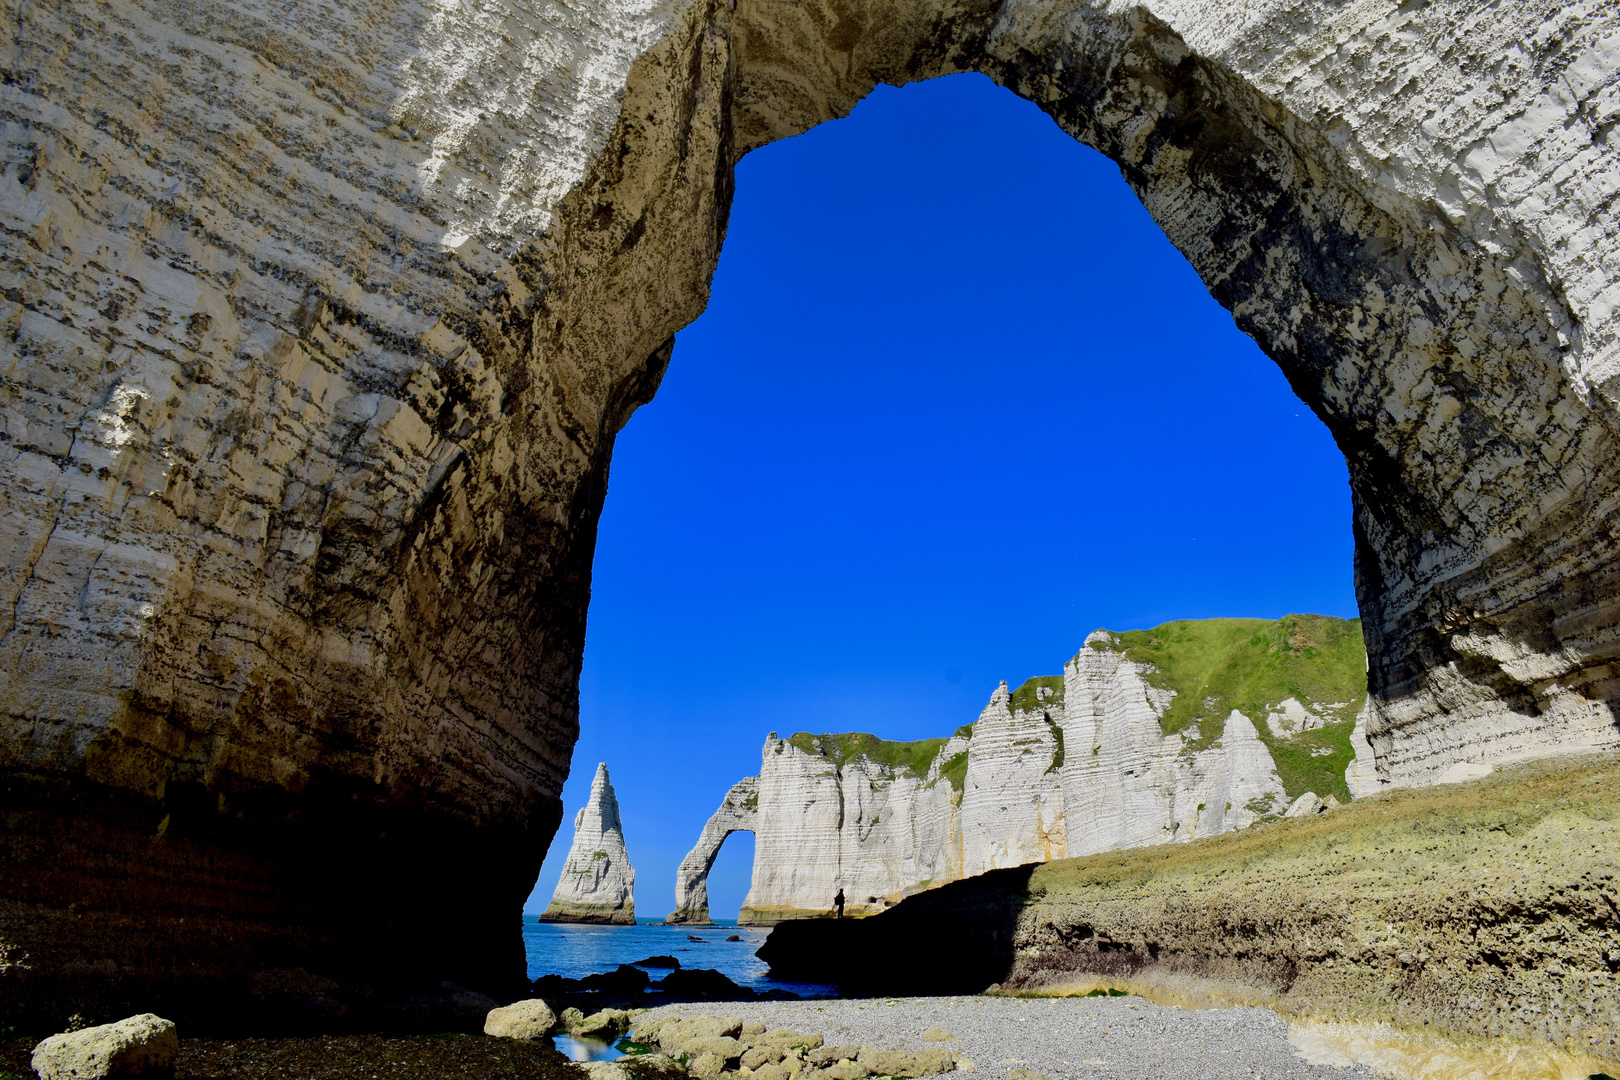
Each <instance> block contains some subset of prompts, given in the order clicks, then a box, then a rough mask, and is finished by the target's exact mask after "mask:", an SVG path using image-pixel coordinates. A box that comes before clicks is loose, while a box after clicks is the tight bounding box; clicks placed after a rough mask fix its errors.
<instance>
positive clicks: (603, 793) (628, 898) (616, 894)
mask: <svg viewBox="0 0 1620 1080" xmlns="http://www.w3.org/2000/svg"><path fill="white" fill-rule="evenodd" d="M635 889H636V871H635V869H634V868H633V867H632V866H631V865H630V853H629V852H628V851H626V850H625V846H624V825H623V824H622V823H621V822H620V821H619V800H618V798H617V797H616V796H615V795H614V793H613V784H612V783H611V782H610V781H609V780H608V767H607V763H606V762H602V763H600V764H598V765H597V766H596V775H595V776H594V777H592V779H591V796H590V800H589V801H588V802H586V804H585V805H584V806H582V807H580V808H579V813H577V814H575V815H574V842H573V844H572V845H570V847H569V848H568V861H567V862H565V863H564V864H563V870H562V875H561V876H560V877H558V878H557V888H556V890H555V891H553V892H552V894H551V903H550V904H548V905H546V910H545V912H544V913H542V914H541V916H540V919H541V921H542V922H576V923H615V924H619V923H622V924H626V925H630V926H634V925H635V922H636V896H635Z"/></svg>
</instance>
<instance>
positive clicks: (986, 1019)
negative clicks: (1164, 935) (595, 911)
mask: <svg viewBox="0 0 1620 1080" xmlns="http://www.w3.org/2000/svg"><path fill="white" fill-rule="evenodd" d="M705 1013H707V1014H709V1015H712V1016H740V1017H742V1018H743V1020H745V1021H747V1020H758V1021H759V1022H761V1023H763V1024H764V1025H765V1026H766V1027H767V1028H784V1027H785V1028H792V1029H793V1030H795V1031H798V1032H800V1033H802V1034H806V1035H808V1034H811V1033H813V1032H820V1033H821V1035H822V1036H823V1038H825V1039H826V1041H827V1045H829V1046H833V1045H838V1044H848V1045H853V1046H875V1047H878V1048H879V1049H882V1050H889V1049H908V1050H921V1049H923V1048H925V1047H929V1046H946V1047H949V1048H950V1049H952V1050H954V1051H955V1052H956V1053H957V1054H958V1055H961V1056H965V1057H967V1058H970V1059H972V1061H973V1071H974V1073H975V1075H976V1076H978V1077H983V1078H985V1080H990V1078H995V1080H1005V1078H1007V1077H1008V1076H1009V1075H1010V1074H1011V1073H1012V1071H1013V1070H1014V1069H1027V1070H1030V1071H1032V1072H1036V1073H1040V1074H1042V1075H1044V1076H1047V1077H1050V1078H1051V1080H1070V1078H1075V1080H1079V1078H1087V1080H1090V1078H1092V1077H1097V1078H1099V1080H1102V1078H1109V1080H1179V1078H1182V1077H1185V1078H1188V1080H1206V1078H1207V1080H1226V1078H1228V1077H1230V1078H1234V1080H1256V1078H1258V1080H1326V1078H1328V1077H1332V1078H1333V1080H1355V1078H1360V1077H1371V1076H1372V1075H1373V1074H1372V1073H1371V1072H1368V1071H1367V1070H1366V1069H1364V1068H1362V1067H1361V1066H1355V1067H1351V1068H1343V1069H1338V1068H1333V1067H1331V1066H1325V1065H1311V1064H1309V1063H1307V1062H1306V1061H1304V1060H1303V1059H1302V1058H1300V1057H1299V1056H1298V1055H1297V1054H1296V1053H1295V1051H1294V1047H1293V1046H1292V1045H1291V1044H1290V1043H1289V1041H1288V1027H1287V1025H1286V1024H1284V1023H1283V1021H1282V1018H1281V1017H1279V1016H1278V1015H1277V1014H1276V1013H1274V1012H1272V1011H1271V1010H1269V1009H1202V1010H1192V1009H1174V1008H1167V1007H1164V1006H1159V1005H1154V1004H1152V1003H1151V1002H1147V1001H1144V1000H1142V999H1141V998H1136V997H1118V998H1012V997H956V998H948V997H947V998H875V999H869V1000H838V1001H772V1002H728V1003H714V1004H704V1005H669V1006H665V1007H664V1008H661V1009H656V1010H654V1011H653V1012H652V1013H650V1014H649V1016H648V1018H649V1019H651V1018H655V1017H660V1016H681V1017H690V1016H698V1015H702V1014H705ZM935 1025H938V1026H940V1027H943V1028H945V1029H946V1030H948V1031H949V1032H950V1033H951V1034H952V1035H955V1036H956V1041H954V1042H948V1043H925V1042H923V1041H922V1040H921V1039H920V1038H919V1036H920V1035H921V1034H922V1033H923V1032H924V1031H926V1030H927V1029H928V1028H931V1027H934V1026H935ZM953 1075H957V1076H959V1075H961V1074H960V1073H956V1074H953Z"/></svg>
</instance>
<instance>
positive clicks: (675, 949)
mask: <svg viewBox="0 0 1620 1080" xmlns="http://www.w3.org/2000/svg"><path fill="white" fill-rule="evenodd" d="M768 933H769V931H768V930H763V929H756V928H755V927H751V926H742V927H739V926H737V925H736V924H735V923H734V922H727V921H721V920H717V921H716V925H715V926H710V927H701V928H696V927H690V926H664V925H662V924H661V923H652V922H648V923H639V924H637V925H635V926H581V925H578V924H575V923H543V922H540V921H539V920H538V919H537V918H536V917H535V916H533V915H525V916H523V947H524V949H525V951H526V952H527V954H528V959H529V978H531V979H538V978H539V977H540V976H542V975H561V976H563V977H564V978H567V979H578V978H582V977H584V976H586V975H594V974H596V973H597V972H600V971H612V970H613V969H614V968H616V967H618V966H619V965H620V964H634V963H635V962H636V961H637V960H645V959H646V958H647V957H649V956H673V957H675V959H677V960H679V961H680V962H681V967H683V968H713V969H714V970H716V971H718V972H720V973H721V974H722V975H725V976H727V977H729V978H730V979H732V980H733V981H734V982H736V983H738V984H739V985H741V986H746V987H749V988H750V989H753V990H769V989H772V988H773V987H774V988H778V989H782V990H787V991H789V992H790V993H794V994H798V995H799V996H800V997H832V996H835V995H836V994H837V991H836V989H834V988H833V987H831V986H823V985H821V984H819V983H798V982H783V981H780V980H777V979H772V978H770V977H769V975H768V974H767V973H766V971H767V969H766V966H765V962H764V961H763V960H761V959H760V958H759V957H757V956H755V955H754V953H755V951H756V950H758V949H759V947H760V946H761V945H763V944H765V937H766V935H767V934H768ZM732 934H735V935H737V936H738V937H740V938H741V939H742V940H741V941H727V940H726V938H727V937H729V936H731V935H732ZM694 939H696V940H694ZM645 970H646V972H647V974H648V975H650V976H652V978H653V981H655V982H656V981H657V980H659V979H662V978H663V977H664V976H665V975H666V974H668V972H666V971H662V970H659V969H654V968H647V969H645Z"/></svg>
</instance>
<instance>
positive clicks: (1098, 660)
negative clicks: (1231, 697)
mask: <svg viewBox="0 0 1620 1080" xmlns="http://www.w3.org/2000/svg"><path fill="white" fill-rule="evenodd" d="M1099 635H1101V636H1103V637H1106V636H1107V632H1106V631H1098V632H1097V634H1093V635H1092V636H1091V637H1089V638H1087V640H1086V644H1087V646H1090V644H1091V643H1092V642H1093V641H1095V640H1097V639H1098V637H1099ZM1148 670H1149V669H1148V668H1147V666H1145V665H1143V664H1140V663H1137V662H1134V661H1131V660H1127V659H1123V658H1121V657H1120V656H1119V655H1118V654H1116V653H1113V652H1110V651H1107V650H1099V649H1092V648H1089V647H1087V648H1082V649H1081V650H1080V652H1079V653H1077V654H1076V655H1075V657H1074V659H1072V660H1070V661H1069V663H1068V664H1067V665H1065V667H1064V670H1063V684H1064V699H1065V705H1066V713H1065V723H1064V730H1065V741H1066V743H1067V744H1068V745H1069V746H1070V747H1072V749H1071V750H1070V751H1069V753H1068V754H1066V756H1065V762H1064V769H1063V789H1064V797H1065V802H1066V804H1067V806H1068V807H1069V808H1070V814H1071V821H1072V822H1073V823H1074V825H1073V831H1072V832H1071V835H1070V838H1069V844H1068V849H1067V851H1066V852H1065V853H1064V854H1066V855H1089V854H1091V853H1093V852H1098V851H1116V850H1118V849H1120V848H1130V847H1141V846H1143V845H1146V844H1163V843H1169V842H1172V841H1187V840H1195V839H1197V838H1199V837H1201V836H1212V835H1214V834H1216V833H1223V832H1230V831H1232V830H1234V829H1242V828H1246V827H1247V826H1248V825H1250V824H1251V823H1253V822H1254V821H1255V820H1257V819H1259V818H1261V817H1264V816H1267V815H1275V814H1276V813H1279V812H1281V811H1282V810H1284V809H1286V807H1287V793H1285V791H1284V790H1283V783H1282V780H1281V779H1280V778H1279V777H1278V776H1277V768H1276V764H1275V762H1274V761H1273V760H1272V757H1271V752H1270V751H1269V750H1267V749H1266V747H1265V745H1264V744H1263V743H1262V742H1261V741H1260V738H1259V736H1258V734H1257V733H1256V731H1255V727H1254V723H1253V722H1252V721H1251V720H1250V719H1249V718H1248V717H1246V716H1244V715H1243V714H1242V713H1241V712H1237V711H1235V710H1234V711H1233V712H1232V713H1231V714H1230V715H1229V716H1227V717H1226V718H1225V725H1224V730H1223V733H1222V735H1221V737H1220V738H1219V739H1218V740H1216V742H1215V744H1214V745H1213V746H1211V747H1209V748H1206V749H1201V750H1198V749H1194V747H1195V746H1196V745H1197V743H1198V742H1199V741H1200V739H1199V736H1200V734H1201V733H1200V732H1199V730H1198V729H1197V727H1194V728H1193V729H1192V730H1190V731H1188V732H1184V733H1177V734H1172V735H1165V734H1163V733H1162V732H1161V730H1160V724H1159V716H1160V715H1161V714H1162V713H1163V711H1164V708H1165V706H1166V705H1167V704H1168V699H1167V698H1166V697H1165V695H1164V694H1163V692H1162V691H1159V690H1157V689H1156V688H1155V687H1153V686H1152V685H1151V684H1150V683H1149V682H1148V679H1147V675H1148ZM1155 706H1156V707H1155ZM1217 719H1219V718H1218V717H1209V718H1206V719H1205V720H1204V721H1203V722H1204V723H1211V722H1213V721H1215V720H1217ZM1296 794H1297V793H1296ZM1028 861H1034V860H1028Z"/></svg>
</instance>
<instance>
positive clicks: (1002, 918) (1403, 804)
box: [760, 754, 1620, 1076]
mask: <svg viewBox="0 0 1620 1080" xmlns="http://www.w3.org/2000/svg"><path fill="white" fill-rule="evenodd" d="M1616 790H1620V756H1617V755H1614V754H1599V755H1589V756H1587V757H1584V758H1573V759H1564V760H1560V761H1546V762H1537V763H1532V764H1529V765H1524V766H1520V767H1518V768H1515V769H1508V770H1503V771H1502V772H1499V773H1497V774H1495V775H1492V776H1489V777H1486V778H1483V779H1480V780H1475V781H1470V782H1468V783H1460V784H1454V785H1447V786H1443V787H1433V788H1426V789H1421V790H1408V791H1399V792H1389V793H1386V794H1383V795H1378V796H1374V797H1372V798H1368V799H1362V800H1357V801H1356V803H1354V804H1353V805H1351V806H1346V807H1340V808H1338V809H1334V810H1330V811H1327V812H1325V813H1320V814H1315V815H1312V816H1310V817H1305V818H1295V819H1290V820H1285V821H1279V822H1273V823H1271V824H1268V825H1264V826H1260V827H1257V828H1251V829H1248V830H1245V831H1244V832H1241V833H1234V834H1229V835H1225V836H1217V837H1212V838H1210V839H1208V840H1204V841H1200V842H1198V843H1196V844H1181V845H1164V846H1161V847H1156V848H1144V849H1140V850H1137V851H1132V852H1112V853H1105V854H1100V855H1093V856H1088V857H1086V858H1082V859H1068V860H1062V861H1058V862H1051V863H1046V864H1043V865H1039V866H1031V867H1023V868H1020V869H1016V870H998V871H994V872H992V873H990V874H986V875H983V876H982V877H979V878H976V879H973V880H970V881H963V882H956V883H954V884H951V885H948V886H945V887H944V888H941V889H938V890H934V891H933V892H930V893H925V894H922V895H920V896H916V897H913V898H911V899H910V900H907V901H906V902H905V903H903V904H901V905H900V906H898V907H897V908H895V909H894V910H893V911H890V912H888V913H885V914H883V915H878V916H875V917H873V918H870V919H859V920H842V921H837V920H821V921H804V922H797V923H784V924H782V925H781V926H778V927H777V928H776V929H775V930H773V931H772V933H771V937H770V939H769V940H768V941H767V942H766V945H765V947H764V948H763V949H761V950H760V955H761V957H762V958H763V959H765V960H766V961H768V962H769V963H770V964H771V968H772V972H773V973H774V974H777V975H778V976H780V977H783V978H797V979H805V980H815V981H820V982H828V983H834V984H838V985H841V986H842V987H844V988H845V990H846V991H854V992H859V993H865V994H901V993H930V992H931V993H940V992H952V991H953V990H954V991H956V992H977V991H981V990H984V989H985V988H986V987H989V986H992V985H998V986H999V987H1000V988H1003V989H1006V990H1017V991H1022V992H1031V991H1035V992H1052V991H1055V990H1064V989H1071V990H1072V989H1076V988H1078V989H1081V990H1084V989H1086V988H1087V987H1091V986H1098V985H1107V986H1112V987H1120V988H1127V989H1131V990H1133V991H1140V992H1142V993H1148V994H1158V995H1162V999H1167V1000H1179V1001H1183V1002H1187V1003H1194V1004H1197V1003H1211V1002H1214V1003H1226V1004H1254V1005H1265V1006H1270V1007H1275V1008H1277V1009H1279V1010H1280V1011H1282V1012H1284V1013H1286V1014H1292V1015H1296V1016H1313V1017H1317V1018H1321V1019H1326V1020H1335V1021H1338V1020H1346V1021H1355V1022H1358V1023H1385V1024H1389V1025H1392V1026H1394V1027H1397V1028H1402V1029H1405V1030H1412V1031H1427V1032H1431V1033H1445V1034H1447V1035H1449V1036H1451V1037H1455V1038H1461V1039H1476V1040H1493V1039H1503V1038H1506V1039H1516V1040H1524V1041H1525V1042H1526V1043H1527V1044H1535V1045H1540V1046H1543V1047H1547V1048H1550V1049H1554V1050H1559V1051H1567V1052H1569V1053H1571V1054H1576V1055H1584V1056H1590V1057H1591V1058H1593V1059H1596V1060H1597V1063H1598V1067H1594V1068H1592V1069H1590V1070H1588V1072H1599V1071H1601V1072H1606V1073H1608V1074H1610V1075H1617V1074H1620V1070H1617V1069H1615V1068H1613V1067H1611V1066H1607V1065H1603V1063H1604V1062H1613V1061H1615V1060H1617V1059H1620V1016H1617V1014H1616V1013H1615V1011H1614V1009H1613V1002H1614V1001H1615V1000H1616V994H1617V993H1620V952H1617V950H1616V946H1615V938H1614V934H1615V926H1616V921H1615V914H1614V913H1615V911H1616V909H1617V905H1620V872H1617V870H1616V864H1615V861H1614V857H1613V852H1614V851H1615V849H1616V846H1617V845H1620V812H1617V806H1620V803H1617V801H1616V798H1615V794H1614V793H1615V791H1616ZM1582 1075H1583V1076H1584V1075H1586V1073H1582Z"/></svg>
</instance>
